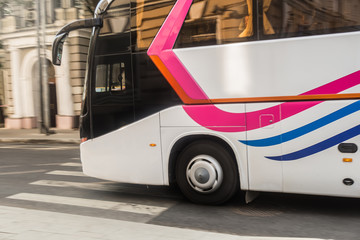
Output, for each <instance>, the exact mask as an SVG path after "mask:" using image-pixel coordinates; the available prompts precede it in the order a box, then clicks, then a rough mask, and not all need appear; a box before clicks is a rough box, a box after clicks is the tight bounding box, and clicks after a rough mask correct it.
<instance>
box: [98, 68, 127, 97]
mask: <svg viewBox="0 0 360 240" xmlns="http://www.w3.org/2000/svg"><path fill="white" fill-rule="evenodd" d="M129 84H130V82H129V81H127V76H126V74H125V63H123V62H120V63H110V64H99V65H97V67H96V83H95V92H97V93H102V92H121V91H125V90H126V89H127V87H129Z"/></svg>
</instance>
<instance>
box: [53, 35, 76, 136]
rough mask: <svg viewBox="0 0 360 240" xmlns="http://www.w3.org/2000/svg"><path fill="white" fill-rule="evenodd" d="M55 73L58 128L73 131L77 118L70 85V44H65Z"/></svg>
mask: <svg viewBox="0 0 360 240" xmlns="http://www.w3.org/2000/svg"><path fill="white" fill-rule="evenodd" d="M55 71H56V73H55V77H56V95H57V106H58V109H57V110H58V115H57V116H56V125H57V126H56V127H57V128H60V129H71V128H74V127H75V126H74V125H75V117H74V103H73V99H72V88H71V84H70V58H69V44H68V43H67V42H65V44H64V48H63V57H62V63H61V66H60V67H55Z"/></svg>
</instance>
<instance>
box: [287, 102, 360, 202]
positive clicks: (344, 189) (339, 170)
mask: <svg viewBox="0 0 360 240" xmlns="http://www.w3.org/2000/svg"><path fill="white" fill-rule="evenodd" d="M302 104H305V103H304V102H294V103H293V106H292V107H297V106H296V105H302ZM359 110H360V102H359V101H345V100H344V101H325V102H323V103H321V104H318V105H317V106H314V107H313V108H311V109H307V110H305V111H304V112H302V113H300V114H298V115H296V116H294V117H292V118H289V119H285V120H284V121H283V122H282V124H281V127H282V133H283V135H284V136H285V135H287V134H289V133H290V135H291V134H293V135H294V134H295V131H297V132H299V131H302V130H304V129H306V128H308V129H309V128H310V127H309V126H311V125H312V126H316V127H317V128H316V129H315V128H314V130H313V131H311V132H308V133H306V134H304V135H300V134H296V135H298V136H297V137H296V138H294V139H292V140H289V141H285V139H284V140H283V142H282V149H283V160H282V163H283V174H284V179H283V182H284V192H292V193H306V194H317V195H332V196H348V197H359V196H360V191H359V190H360V185H359V181H360V176H359V172H360V165H359V162H358V159H359V152H358V151H357V152H355V153H350V152H348V153H342V152H340V151H339V149H338V146H339V144H340V143H343V142H345V143H355V144H357V145H358V143H359V140H360V137H359V134H360V131H359V130H358V128H359V127H357V126H359V119H360V113H359ZM303 126H306V127H303ZM301 128H302V129H301ZM291 132H292V133H291ZM345 158H347V159H352V161H351V162H343V159H345ZM346 178H351V179H353V180H354V182H355V183H354V184H353V185H352V186H347V185H345V184H344V183H343V180H344V179H346Z"/></svg>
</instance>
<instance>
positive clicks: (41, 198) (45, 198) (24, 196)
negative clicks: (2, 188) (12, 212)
mask: <svg viewBox="0 0 360 240" xmlns="http://www.w3.org/2000/svg"><path fill="white" fill-rule="evenodd" d="M7 198H10V199H16V200H25V201H35V202H44V203H52V204H65V205H71V206H77V207H89V208H97V209H105V210H113V211H122V212H131V213H138V214H146V215H152V216H156V215H159V214H161V213H162V212H164V211H166V210H167V208H165V207H155V206H149V205H141V204H133V203H122V202H111V201H102V200H94V199H84V198H74V197H63V196H54V195H45V194H34V193H19V194H15V195H12V196H9V197H7Z"/></svg>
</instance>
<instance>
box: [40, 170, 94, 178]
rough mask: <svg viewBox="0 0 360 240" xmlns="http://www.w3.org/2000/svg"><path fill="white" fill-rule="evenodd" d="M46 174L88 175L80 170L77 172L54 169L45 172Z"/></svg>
mask: <svg viewBox="0 0 360 240" xmlns="http://www.w3.org/2000/svg"><path fill="white" fill-rule="evenodd" d="M46 174H50V175H61V176H75V177H88V176H86V175H85V174H83V173H82V172H79V171H60V170H56V171H51V172H47V173H46Z"/></svg>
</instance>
